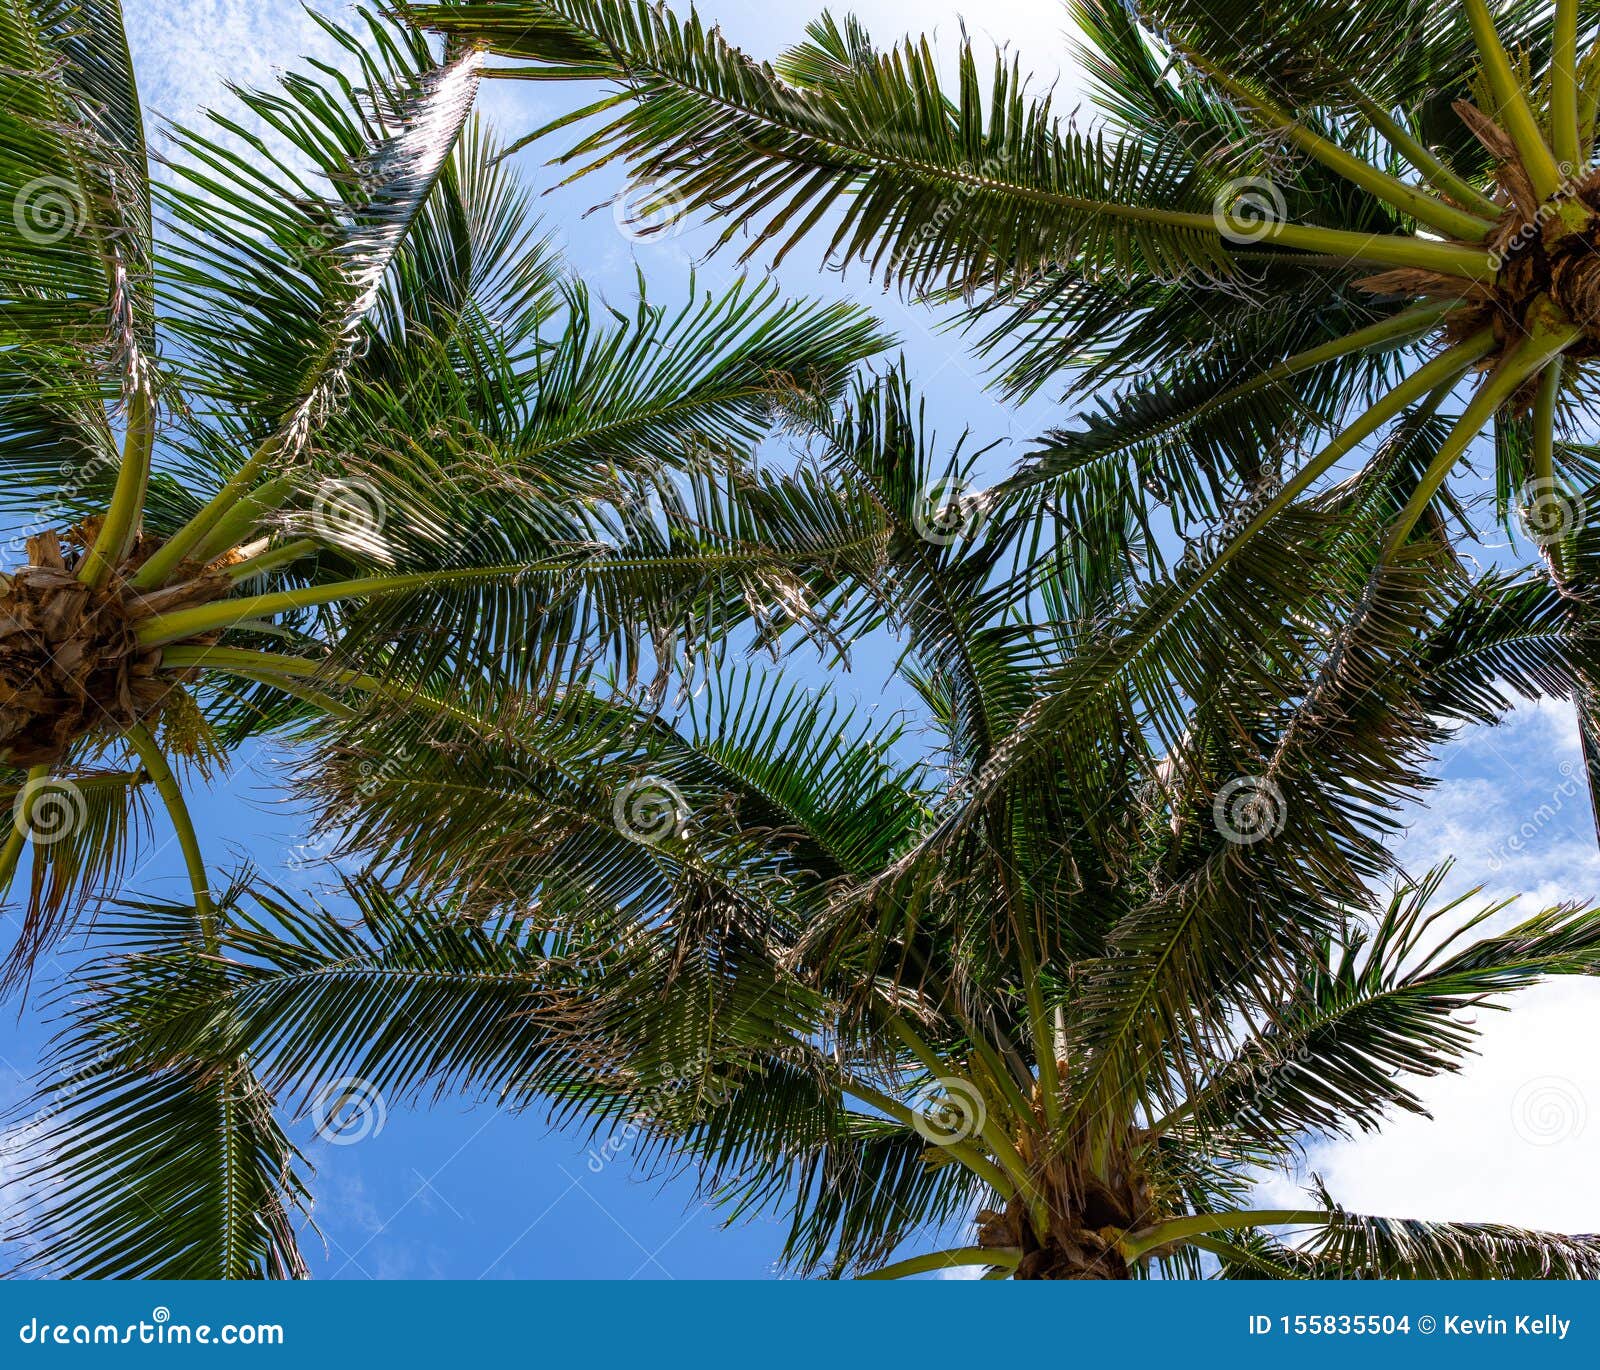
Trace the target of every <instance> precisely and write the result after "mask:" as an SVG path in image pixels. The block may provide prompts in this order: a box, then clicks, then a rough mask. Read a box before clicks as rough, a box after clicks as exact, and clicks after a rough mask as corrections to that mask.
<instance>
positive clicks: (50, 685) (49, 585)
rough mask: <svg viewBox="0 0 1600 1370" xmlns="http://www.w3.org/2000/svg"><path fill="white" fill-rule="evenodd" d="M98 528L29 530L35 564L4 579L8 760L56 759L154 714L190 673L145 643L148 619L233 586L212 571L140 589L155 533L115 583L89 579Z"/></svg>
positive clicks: (45, 762) (4, 752)
mask: <svg viewBox="0 0 1600 1370" xmlns="http://www.w3.org/2000/svg"><path fill="white" fill-rule="evenodd" d="M93 533H94V529H93V527H92V526H91V525H80V526H79V527H77V528H74V529H71V530H69V531H68V533H67V534H66V538H65V540H63V538H62V536H61V535H60V534H58V533H55V532H53V531H52V532H45V533H41V534H38V535H36V536H34V537H32V538H29V539H28V563H27V565H25V566H22V567H20V568H18V569H17V570H15V571H14V572H12V573H10V574H9V575H7V576H5V577H4V578H3V587H0V705H3V706H4V710H3V714H0V761H3V762H6V763H9V764H11V765H14V766H29V767H32V766H49V765H53V764H55V763H56V762H59V761H60V760H61V759H62V758H63V757H64V756H65V755H66V754H67V752H68V751H69V750H70V749H71V748H72V746H73V744H74V743H76V742H77V741H79V740H80V739H81V738H84V737H86V736H90V735H92V734H97V733H106V732H110V733H117V732H121V731H123V730H125V729H126V728H128V727H131V726H132V725H134V724H137V723H142V722H146V721H148V720H151V719H153V718H154V717H155V716H156V715H158V714H159V713H160V712H161V711H162V710H163V708H164V707H165V706H166V705H167V704H168V703H169V702H170V701H171V698H172V694H173V691H174V690H175V689H176V688H177V687H178V686H179V685H180V684H181V682H182V679H183V677H182V675H180V674H175V673H173V672H171V671H162V670H161V661H162V654H163V649H162V648H161V647H159V646H149V645H146V644H145V643H143V642H141V641H140V639H139V633H138V629H139V624H140V623H141V622H142V621H143V620H145V619H147V618H149V617H151V616H152V615H153V614H155V613H157V612H159V611H162V610H168V609H176V608H186V607H189V606H192V605H199V604H206V603H210V602H212V601H215V600H218V599H222V598H223V597H225V596H226V595H228V594H229V593H230V592H231V590H232V589H233V583H232V581H231V580H230V578H229V577H228V576H227V575H226V574H224V573H222V572H220V571H212V570H202V571H201V572H200V573H199V574H197V575H195V576H193V577H188V578H185V579H184V580H182V581H181V582H180V583H179V584H177V585H175V586H173V587H172V588H171V589H170V590H166V591H162V592H160V594H159V595H147V594H141V593H139V592H138V591H136V590H134V589H133V588H132V587H131V586H130V584H129V581H130V580H131V578H132V576H133V574H134V572H135V571H137V570H138V568H139V567H140V566H141V565H143V564H144V562H145V561H146V560H148V559H149V557H150V555H151V554H152V553H153V552H154V551H155V549H156V547H157V546H158V545H159V544H158V542H157V540H155V539H152V538H148V537H140V538H139V539H137V540H136V541H135V544H134V547H133V550H132V551H131V552H130V553H129V555H128V556H127V557H126V558H125V559H124V560H123V562H122V563H121V564H119V565H117V566H115V567H114V568H113V569H112V573H111V575H110V577H109V578H108V580H107V583H106V584H105V585H103V586H96V585H91V584H88V583H86V582H85V580H84V579H83V578H82V577H81V576H80V574H79V572H80V570H81V567H82V565H83V563H84V561H85V558H86V557H87V554H88V548H89V547H90V546H91V545H92V543H93V540H94V539H93ZM64 541H65V545H63V543H64ZM210 636H211V637H214V636H215V635H214V634H213V635H210ZM191 674H192V673H191Z"/></svg>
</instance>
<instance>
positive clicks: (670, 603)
mask: <svg viewBox="0 0 1600 1370" xmlns="http://www.w3.org/2000/svg"><path fill="white" fill-rule="evenodd" d="M0 26H3V27H0V68H3V72H4V74H3V75H0V82H3V95H4V99H5V110H4V111H3V113H0V118H3V119H4V121H5V127H4V142H5V146H6V149H7V150H6V153H5V155H4V161H3V171H0V174H3V177H4V194H5V202H6V203H7V204H8V205H10V206H11V207H12V210H13V211H14V212H12V211H8V212H7V213H6V214H4V215H0V329H3V334H0V336H3V339H4V346H3V349H0V359H3V360H0V366H3V367H4V369H5V376H4V378H3V381H0V393H3V396H4V398H3V400H0V405H3V410H0V472H3V475H4V483H5V496H4V498H5V500H6V507H7V511H8V514H9V515H10V516H11V517H12V518H14V519H16V520H18V521H19V522H25V523H26V525H27V528H28V529H29V531H30V533H31V536H28V537H27V538H26V550H27V561H26V564H25V565H23V566H20V567H15V568H13V569H12V571H11V573H10V574H8V575H6V576H5V577H4V579H3V580H0V704H3V706H4V712H3V715H0V802H3V803H4V804H5V805H7V807H8V808H9V809H10V810H11V811H12V813H13V814H14V816H15V819H16V821H15V823H13V824H11V825H9V826H8V827H7V829H6V831H5V841H4V844H3V848H0V883H3V884H4V886H6V887H10V885H11V884H12V881H13V876H14V874H15V873H16V872H17V870H18V868H19V865H20V864H21V863H22V860H23V857H24V855H25V854H26V853H27V852H28V851H29V850H30V848H31V852H32V858H33V871H32V877H31V880H30V881H29V882H28V885H27V890H26V908H25V911H24V915H23V917H24V921H23V927H22V933H21V936H20V937H19V938H18V940H17V943H16V945H15V948H14V950H13V954H12V957H11V959H10V962H9V971H10V975H11V977H13V978H14V977H15V976H17V975H20V974H22V973H25V972H26V970H27V968H28V966H29V965H30V964H31V963H32V962H33V960H34V959H35V958H36V957H37V955H38V954H39V952H40V951H41V950H42V949H43V948H44V947H45V946H47V945H48V944H49V943H50V941H51V940H52V939H53V938H55V937H56V936H58V935H59V934H60V933H61V931H62V930H63V929H64V928H65V927H67V926H69V925H70V923H71V921H72V919H73V916H74V914H75V912H77V911H79V910H81V909H82V908H84V907H86V906H87V905H88V904H90V903H92V902H93V900H94V899H95V898H96V897H97V896H98V895H100V894H102V893H104V892H106V891H107V890H108V889H110V888H113V887H114V886H115V885H116V883H117V881H118V878H119V875H120V873H121V871H122V870H123V868H124V865H125V862H126V859H127V858H128V856H129V854H130V852H131V851H132V850H133V846H134V842H135V839H136V837H137V835H138V830H139V826H140V822H141V811H142V806H143V793H142V792H143V790H144V789H145V787H146V786H149V787H152V788H153V789H154V791H155V793H156V795H157V796H158V797H159V800H160V802H161V804H162V805H164V806H165V808H166V809H167V811H168V813H169V815H170V818H171V821H172V825H173V828H174V830H175V832H176V834H177V837H178V840H179V842H180V844H181V845H182V848H183V853H184V857H185V860H186V862H187V864H188V868H189V873H190V877H191V880H192V884H193V890H194V897H195V900H196V906H197V908H198V909H200V910H201V912H202V915H203V917H206V918H209V916H210V914H209V909H210V907H211V904H212V902H213V899H212V895H211V883H212V882H211V880H210V879H209V878H208V876H207V874H206V871H205V867H204V864H203V862H202V860H201V856H200V852H199V850H198V847H197V845H196V842H195V838H194V833H193V830H192V824H191V823H190V821H189V818H188V817H187V815H186V813H185V803H184V798H183V794H182V790H181V788H180V787H179V783H178V779H177V776H176V774H175V773H174V769H173V764H172V763H173V761H174V760H175V759H181V760H183V761H186V762H188V763H192V764H193V765H194V766H195V767H196V768H197V769H198V771H199V772H200V773H202V774H203V773H204V772H205V770H206V768H207V766H208V765H210V764H211V763H212V762H215V761H217V760H218V759H219V758H220V757H221V756H222V755H223V754H225V753H226V751H227V750H228V749H230V748H231V747H233V746H235V745H236V744H237V743H239V742H240V741H242V740H243V739H244V738H245V737H247V736H248V735H249V734H250V733H251V732H252V731H255V730H259V729H261V728H263V727H285V726H292V725H294V724H296V722H297V720H299V719H302V718H303V717H305V716H307V715H308V713H309V715H312V716H314V715H315V714H316V713H317V711H318V710H319V709H320V708H321V707H322V704H323V702H324V701H325V699H326V695H325V693H324V692H323V690H322V688H321V687H322V686H323V685H325V684H326V683H327V681H328V680H329V679H340V678H343V677H344V676H348V675H349V674H350V673H352V672H354V673H355V676H356V677H357V678H359V679H361V680H362V681H363V682H364V683H365V685H366V687H367V688H370V689H372V690H374V691H377V692H379V693H381V694H385V695H389V696H400V697H404V696H406V695H407V694H410V693H414V692H418V691H421V692H423V693H427V692H428V691H429V690H430V689H432V688H434V687H441V688H447V687H448V685H449V682H450V681H451V680H452V678H453V677H455V676H458V675H460V674H462V673H467V672H472V671H475V670H476V671H492V672H494V673H495V674H496V675H497V677H498V678H499V679H501V680H502V681H503V682H504V683H505V684H506V685H507V686H508V687H515V688H518V689H523V690H528V691H537V690H548V689H553V688H556V686H557V685H558V684H559V683H560V682H561V681H562V680H563V679H565V678H566V677H567V676H568V675H569V674H571V673H572V672H573V671H576V670H579V669H588V668H590V667H592V665H593V663H594V660H595V659H596V658H600V659H605V660H612V661H616V662H619V663H621V664H622V665H624V666H625V667H626V668H627V669H630V670H637V669H638V667H639V663H640V660H641V659H642V655H643V654H641V650H640V645H639V639H640V635H641V633H642V634H643V636H644V639H645V641H649V631H650V629H651V628H652V626H654V627H656V628H659V629H661V631H663V632H664V631H665V627H667V626H672V625H677V626H678V627H679V628H680V630H681V629H691V630H692V628H693V625H694V623H695V621H696V619H697V617H698V616H702V615H705V614H709V613H713V612H715V611H716V610H717V608H718V606H721V605H726V604H728V603H732V604H735V605H737V604H738V603H740V602H741V600H742V598H743V597H744V595H745V594H746V593H747V592H749V591H751V590H752V587H754V586H766V585H767V584H768V583H769V582H770V581H771V580H772V578H773V577H774V576H781V567H782V565H783V561H782V557H781V554H779V553H778V551H777V549H769V548H764V547H759V546H756V545H753V544H746V545H743V546H739V545H734V544H733V543H731V542H730V544H729V545H727V546H724V547H721V548H719V549H718V552H717V555H716V556H715V557H704V556H701V555H699V553H700V552H701V550H702V545H701V544H696V543H694V542H693V540H692V538H691V535H690V534H689V533H688V532H686V531H684V530H686V529H688V528H690V526H691V523H690V514H691V512H692V511H688V510H686V509H685V508H683V507H681V504H682V501H681V498H677V497H675V498H677V502H676V503H675V505H674V509H675V514H676V517H675V519H674V521H673V523H672V526H671V527H670V528H669V529H668V530H667V531H668V534H669V536H668V538H667V539H665V540H664V539H663V538H662V537H660V536H658V535H657V534H656V532H655V531H654V530H652V531H651V532H650V533H649V534H648V535H647V534H645V533H643V532H642V531H641V528H642V524H641V522H640V520H639V519H637V518H629V517H627V515H626V510H627V509H628V508H630V507H632V505H633V504H634V503H636V502H639V501H640V500H642V499H643V498H644V496H645V494H646V493H647V492H648V490H650V489H651V488H653V487H654V486H656V485H658V484H661V483H663V482H664V481H666V480H667V477H668V476H669V475H671V474H672V473H673V472H674V471H679V472H684V471H689V470H699V469H713V468H715V467H716V465H717V464H718V463H719V462H721V461H723V460H724V459H725V454H727V453H729V452H735V453H736V452H741V451H746V450H748V449H750V448H751V447H752V446H753V445H754V444H755V443H757V442H758V441H759V440H760V438H761V437H762V435H763V434H764V433H765V432H766V431H767V429H768V428H769V427H770V426H771V424H772V422H773V421H774V420H775V418H776V417H777V416H778V415H780V414H781V413H782V412H784V411H785V410H786V409H789V408H794V407H803V406H805V405H806V404H809V403H814V402H817V401H819V400H823V401H825V400H826V399H827V397H828V396H829V395H830V394H832V393H833V392H834V391H835V390H836V389H837V387H838V385H839V384H840V383H841V381H842V379H843V378H844V377H845V376H846V375H847V374H848V373H849V372H850V371H851V369H852V368H853V366H854V365H855V364H856V363H857V362H858V361H859V360H860V359H861V358H863V357H865V356H868V355H870V354H872V353H873V352H874V351H876V350H878V349H879V348H880V347H881V346H882V337H881V334H880V333H879V331H878V330H877V328H876V327H875V325H874V324H873V323H872V322H871V321H870V320H869V319H868V317H867V316H866V315H865V314H863V313H861V312H859V311H857V310H854V309H851V308H845V307H840V306H832V305H811V304H806V303H793V302H786V301H783V300H781V299H780V298H779V297H778V295H777V293H776V291H775V290H773V289H771V288H770V287H768V288H752V287H750V286H748V285H745V284H739V285H737V286H735V287H734V288H732V289H731V290H729V291H727V292H725V293H723V294H722V295H720V296H716V297H713V296H710V295H707V296H705V297H704V298H698V297H697V292H696V290H695V289H694V287H693V286H692V285H691V289H690V296H691V298H690V302H689V303H688V305H687V306H686V307H684V308H682V309H681V310H678V311H667V310H665V309H663V308H662V307H661V306H659V305H648V304H646V303H644V302H643V300H642V299H641V301H640V303H639V304H638V306H637V308H636V309H635V310H633V311H632V312H631V313H630V314H623V313H620V312H618V311H615V310H612V311H610V314H609V316H608V315H607V313H606V312H605V311H597V310H596V309H595V307H594V305H593V303H592V301H591V299H590V297H589V295H588V293H587V292H586V291H585V290H584V288H583V287H582V285H581V284H580V283H578V282H575V281H573V280H571V279H570V278H569V277H568V275H567V273H566V272H565V270H564V269H563V268H562V266H561V265H560V262H559V260H558V258H557V257H556V255H555V253H554V251H553V249H552V247H551V244H550V243H549V242H548V241H547V240H545V239H544V238H542V237H541V236H540V234H539V232H538V229H537V225H536V222H535V221H534V219H533V218H532V216H531V214H530V207H529V197H528V194H527V192H526V190H524V189H523V188H522V187H521V186H520V185H519V184H518V183H517V181H516V180H515V178H514V177H513V176H511V175H510V174H509V172H508V171H507V170H506V169H505V167H504V165H503V164H502V163H501V162H500V160H499V158H500V155H501V150H500V149H499V148H498V147H497V146H496V145H495V143H494V142H493V140H492V138H491V137H490V136H489V134H488V133H487V132H486V131H485V130H483V129H482V128H480V127H478V126H477V124H476V123H475V122H474V121H473V119H472V117H471V115H470V109H471V105H472V102H473V97H474V92H475V90H476V87H477V85H478V82H479V73H480V69H481V65H482V60H483V59H482V54H481V53H480V52H479V51H478V50H477V49H475V48H473V47H471V46H465V45H464V46H459V47H455V48H452V49H451V50H450V51H449V52H448V53H444V54H442V55H441V54H439V53H438V52H436V51H435V50H434V49H433V47H432V46H430V44H429V43H427V42H425V41H424V40H423V39H422V38H420V37H419V36H417V35H416V34H415V33H414V32H412V31H410V30H406V29H403V28H399V27H397V26H395V25H394V24H393V23H392V22H390V21H387V20H382V19H379V18H375V17H371V16H369V17H368V19H367V23H366V27H365V30H364V31H363V32H345V31H342V30H339V29H336V28H333V27H331V26H329V29H328V31H329V33H330V35H331V37H332V38H333V39H334V40H335V41H336V42H337V44H338V45H339V46H340V47H341V48H342V49H343V51H344V53H345V55H346V58H347V60H348V62H349V64H350V66H351V68H352V69H353V70H355V71H356V72H358V73H359V75H358V77H357V78H356V80H355V81H354V82H352V81H350V80H348V79H347V78H345V77H344V76H343V75H341V74H340V73H337V72H334V71H332V70H317V71H314V72H312V73H310V74H309V75H297V76H295V77H293V78H292V79H288V80H286V81H285V82H284V84H283V86H282V88H281V89H280V90H278V91H271V92H256V93H249V92H244V93H241V95H240V102H241V106H242V109H241V111H240V112H239V113H238V114H231V115H230V114H216V115H213V116H212V123H211V125H210V127H209V130H202V131H196V130H192V129H184V128H178V129H175V130H174V131H173V134H172V153H171V155H169V156H167V157H166V158H165V159H164V161H163V165H164V166H165V168H166V171H167V174H166V175H165V176H164V177H163V178H160V179H152V178H151V176H150V173H149V156H148V153H147V151H146V146H145V141H144V127H143V122H142V120H143V115H142V112H141V110H140V107H139V104H138V100H137V95H136V92H135V88H134V82H133V74H132V71H131V69H130V67H129V64H128V57H127V49H126V43H125V40H124V37H123V31H122V24H121V18H120V14H119V11H118V7H117V5H116V4H115V3H88V4H47V5H32V4H21V3H16V4H12V3H8V4H7V5H6V6H5V7H4V9H3V10H0ZM241 119H243V120H244V121H245V122H241ZM252 121H253V123H254V124H255V125H256V126H257V127H259V128H260V129H262V130H264V132H263V133H257V132H256V131H255V130H254V128H252V127H251V122H252ZM152 203H154V205H155V206H156V210H154V211H153V209H152ZM157 225H159V227H158V226H157ZM725 512H726V516H727V517H734V516H735V513H736V510H734V511H731V512H730V511H725ZM694 526H695V527H698V526H699V524H695V525H694ZM674 537H675V538H676V541H673V540H672V539H673V538H674ZM14 546H15V544H14ZM813 550H814V549H809V548H808V555H810V553H811V551H813ZM665 643H666V639H665V638H664V637H662V638H660V640H659V641H658V642H657V644H656V645H657V646H658V647H660V646H663V645H665Z"/></svg>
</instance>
